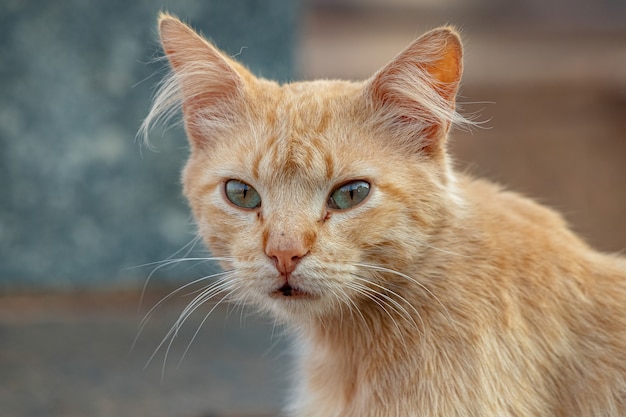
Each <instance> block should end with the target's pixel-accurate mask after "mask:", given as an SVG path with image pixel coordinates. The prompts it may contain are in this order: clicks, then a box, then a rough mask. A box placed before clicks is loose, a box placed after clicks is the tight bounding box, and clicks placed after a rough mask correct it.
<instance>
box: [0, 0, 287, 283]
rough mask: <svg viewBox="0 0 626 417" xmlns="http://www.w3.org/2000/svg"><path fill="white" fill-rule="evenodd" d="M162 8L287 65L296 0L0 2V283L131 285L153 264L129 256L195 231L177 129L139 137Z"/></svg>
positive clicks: (159, 69) (282, 67)
mask: <svg viewBox="0 0 626 417" xmlns="http://www.w3.org/2000/svg"><path fill="white" fill-rule="evenodd" d="M159 10H168V11H170V12H171V13H174V14H176V15H178V16H179V17H181V18H182V19H183V20H185V21H187V22H189V23H191V24H192V26H194V27H195V28H196V29H198V30H200V31H202V32H203V33H204V34H205V35H206V36H208V37H209V38H211V39H212V40H213V41H214V42H216V44H217V45H218V46H219V47H221V48H223V49H224V50H226V51H227V52H229V53H231V54H235V53H239V52H240V51H241V54H240V55H239V56H238V59H240V60H241V61H242V62H244V63H246V64H247V65H248V66H249V67H250V68H251V69H252V70H253V71H254V72H255V73H257V74H259V75H262V76H266V77H270V78H277V79H279V80H287V79H289V78H290V76H291V73H292V61H293V60H292V53H293V48H294V45H295V34H296V25H297V19H298V11H299V2H298V1H292V0H263V1H261V0H257V1H255V0H231V1H219V0H202V1H200V0H184V1H173V0H172V1H162V2H153V1H148V0H138V1H127V0H107V1H78V0H73V1H62V2H49V1H28V2H26V1H21V0H4V1H3V2H1V3H0V291H9V290H24V289H27V290H41V289H82V288H91V287H111V286H112V287H133V286H137V285H139V284H140V283H142V282H143V280H144V279H145V278H146V276H147V274H148V273H149V272H150V268H147V269H146V268H132V267H134V266H137V265H141V264H145V263H148V262H153V261H158V260H162V259H165V258H167V257H168V256H170V255H171V254H172V253H173V252H175V251H176V250H178V249H180V248H181V247H183V246H184V245H185V244H186V243H188V242H189V241H191V240H192V239H193V237H194V227H193V224H192V221H191V219H190V217H189V213H188V209H187V207H186V204H185V202H184V200H183V198H182V197H181V194H180V186H179V171H180V169H181V167H182V163H183V161H184V159H185V157H186V154H187V143H186V141H185V139H184V136H183V132H182V129H180V128H174V129H170V130H167V131H165V132H153V133H152V135H151V139H152V142H153V143H154V145H155V147H156V149H157V152H152V151H150V150H147V149H143V150H142V149H141V147H140V145H139V143H138V142H137V141H136V139H135V133H136V131H137V129H138V127H139V125H140V123H141V121H142V119H143V117H145V115H146V114H147V111H148V109H149V105H150V96H151V93H152V91H153V86H154V85H155V84H156V83H157V82H158V81H159V80H160V79H161V77H162V74H163V72H164V66H163V63H159V64H157V63H154V58H155V57H158V56H159V50H158V43H157V33H156V16H157V14H158V12H159ZM242 47H245V48H243V49H242ZM190 274H193V275H194V276H195V275H197V272H195V271H190V270H188V269H187V268H186V267H177V268H163V269H162V270H159V273H158V274H157V276H158V278H160V279H163V280H176V279H182V278H184V277H185V276H186V275H190ZM158 278H155V279H156V280H157V281H159V279H158Z"/></svg>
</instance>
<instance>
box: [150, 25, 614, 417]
mask: <svg viewBox="0 0 626 417" xmlns="http://www.w3.org/2000/svg"><path fill="white" fill-rule="evenodd" d="M159 26H160V31H161V41H162V43H163V47H164V50H165V52H166V54H167V56H168V58H169V60H170V63H171V65H172V67H173V70H174V72H173V76H172V77H171V78H170V79H169V81H166V83H165V84H164V88H163V89H162V90H161V94H160V95H159V96H157V98H156V100H155V105H154V107H153V111H152V112H151V113H150V115H149V117H148V118H147V120H146V122H145V123H144V131H147V130H148V128H149V127H150V125H151V124H153V123H154V122H155V121H157V120H158V118H159V117H161V116H162V115H165V116H167V115H168V114H171V111H172V109H173V108H175V107H176V106H182V109H183V115H184V120H185V126H186V128H187V133H188V136H189V140H190V142H191V144H192V152H191V155H190V158H189V161H188V164H187V166H186V168H185V170H184V173H183V183H184V192H185V195H186V196H187V198H188V199H189V202H190V205H191V208H192V210H193V213H194V215H195V218H196V221H197V224H198V228H199V232H200V234H201V236H202V237H203V238H204V240H205V242H206V244H207V245H208V246H209V248H210V249H211V251H212V252H213V254H214V255H216V256H219V257H221V258H222V259H224V260H223V261H222V265H223V267H224V269H226V270H232V271H234V272H233V276H234V277H235V279H233V284H232V286H231V287H230V288H229V290H230V291H231V293H230V297H231V299H233V300H235V301H245V302H248V303H250V304H252V305H254V306H257V307H259V308H260V309H261V310H264V311H269V312H270V313H272V314H274V315H275V316H276V317H278V318H279V319H281V320H283V321H284V322H285V323H286V324H287V326H289V327H290V328H292V329H293V331H294V333H295V336H296V339H297V340H298V352H297V353H298V360H297V361H296V365H295V366H296V367H297V369H298V370H299V373H298V374H297V381H296V382H297V386H298V388H297V389H296V391H295V393H294V397H293V399H292V401H291V402H290V405H289V407H288V414H289V415H292V416H298V417H330V416H341V417H383V416H385V417H393V416H397V417H400V416H403V417H406V416H442V417H443V416H445V417H451V416H483V417H487V416H494V417H495V416H515V417H525V416H533V417H538V416H546V417H547V416H560V417H573V416H578V417H582V416H624V415H626V260H624V259H622V258H618V257H614V256H610V255H605V254H600V253H597V252H594V251H593V250H592V249H590V248H589V247H588V246H587V245H586V244H585V243H584V242H583V241H581V240H580V239H579V238H578V237H576V236H575V235H574V234H573V233H572V232H570V231H569V230H568V228H567V225H566V224H565V222H564V221H563V219H562V218H561V217H560V216H559V215H558V214H556V213H555V212H553V211H551V210H549V209H547V208H544V207H541V206H540V205H538V204H536V203H534V202H532V201H530V200H528V199H525V198H523V197H521V196H519V195H517V194H514V193H511V192H507V191H503V190H501V189H500V188H499V187H497V186H495V185H492V184H490V183H488V182H485V181H480V180H475V179H472V178H469V177H466V176H463V175H459V174H456V173H454V171H453V170H452V168H451V163H450V161H449V158H448V157H447V155H446V152H445V140H446V135H447V132H448V130H449V127H450V125H451V124H454V123H463V122H464V120H463V119H462V118H461V117H460V116H459V115H458V114H457V113H456V112H455V111H454V97H455V95H456V91H457V88H458V84H459V81H460V77H461V72H462V64H461V62H462V60H461V56H462V51H461V44H460V41H459V38H458V35H457V34H456V32H455V31H454V30H453V29H451V28H441V29H437V30H435V31H432V32H429V33H428V34H426V35H424V36H423V37H422V38H420V39H418V40H416V41H415V42H414V43H413V44H412V45H410V46H409V47H408V48H407V49H406V50H405V51H404V52H403V53H401V54H400V55H398V57H397V58H396V59H394V60H393V61H392V62H390V63H389V64H388V65H387V66H386V67H385V68H383V69H382V70H381V71H379V72H378V73H376V74H375V75H374V76H373V77H372V78H371V79H369V80H366V81H364V82H359V83H353V82H345V81H314V82H304V83H293V84H287V85H278V84H276V83H274V82H271V81H267V80H262V79H258V78H256V77H254V76H253V75H252V74H251V73H250V72H249V71H248V70H246V69H245V68H243V67H242V66H241V65H239V64H237V63H235V62H234V61H232V60H231V59H230V58H228V57H225V56H224V55H223V54H222V53H220V52H219V51H217V49H215V47H213V46H212V45H210V44H209V43H208V42H206V41H205V40H203V39H202V38H200V37H199V36H198V35H196V34H195V33H194V32H193V31H192V30H191V29H189V28H188V27H187V26H185V25H184V24H183V23H181V22H180V21H178V20H177V19H175V18H173V17H171V16H169V15H162V16H161V17H160V21H159ZM230 179H236V180H239V181H243V182H245V183H247V184H249V185H250V186H252V187H254V189H256V191H257V192H258V193H259V195H260V196H261V199H262V203H261V205H260V207H256V208H251V209H244V208H241V207H237V206H235V205H234V204H232V203H230V202H229V201H228V200H227V197H226V195H225V191H224V183H225V182H226V181H228V180H230ZM353 180H361V181H366V182H367V183H369V184H370V187H371V189H370V192H369V195H368V196H367V198H366V199H365V200H364V201H363V202H362V203H360V204H357V205H355V206H354V207H352V208H350V209H347V210H337V209H332V208H330V207H329V205H328V199H329V195H330V194H331V193H332V192H333V190H335V189H337V187H339V186H341V185H342V184H345V183H346V182H348V181H353ZM286 265H287V266H286ZM285 271H287V272H285ZM287 284H289V286H290V287H289V288H290V291H285V290H281V288H284V287H285V285H287Z"/></svg>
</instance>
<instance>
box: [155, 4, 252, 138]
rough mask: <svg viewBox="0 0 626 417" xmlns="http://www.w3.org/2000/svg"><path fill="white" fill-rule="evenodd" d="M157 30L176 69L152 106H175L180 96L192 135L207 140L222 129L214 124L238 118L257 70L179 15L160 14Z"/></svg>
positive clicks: (219, 124)
mask: <svg viewBox="0 0 626 417" xmlns="http://www.w3.org/2000/svg"><path fill="white" fill-rule="evenodd" d="M159 34H160V38H161V44H162V46H163V50H164V52H165V54H166V56H167V58H168V60H169V62H170V65H171V67H172V69H173V74H172V76H171V78H170V79H169V80H168V81H166V82H165V84H164V85H163V87H162V88H161V91H160V93H159V94H158V95H157V98H156V99H155V103H154V105H153V110H155V109H158V108H159V107H165V108H166V109H165V111H166V112H171V106H172V104H174V105H175V104H177V103H173V102H174V101H178V102H182V110H183V118H184V121H185V129H186V131H187V135H188V136H189V140H190V142H191V143H192V145H195V146H204V145H206V144H207V143H209V142H210V140H211V138H212V137H213V136H215V134H216V133H219V132H217V131H216V130H219V129H224V128H228V127H229V126H231V125H232V124H234V123H235V122H236V120H237V116H238V114H239V112H240V111H241V105H242V103H243V100H244V96H245V92H246V83H250V82H253V80H254V76H253V75H252V74H251V73H250V72H249V71H248V70H247V69H245V68H244V67H243V66H242V65H240V64H238V63H237V62H235V61H233V60H231V59H230V58H228V57H227V56H226V55H225V54H223V53H222V52H220V51H219V50H218V49H217V48H216V47H215V46H213V45H212V44H211V43H209V42H208V41H206V40H205V39H204V38H202V37H201V36H200V35H198V34H197V33H196V32H194V31H193V30H192V29H191V28H190V27H189V26H187V25H185V24H184V23H182V22H181V21H180V20H178V19H177V18H175V17H172V16H170V15H168V14H161V15H160V16H159ZM174 95H176V97H174ZM159 100H161V101H162V102H159ZM168 106H169V107H168ZM151 113H152V112H151ZM149 117H150V116H149Z"/></svg>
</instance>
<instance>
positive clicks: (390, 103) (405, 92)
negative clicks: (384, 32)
mask: <svg viewBox="0 0 626 417" xmlns="http://www.w3.org/2000/svg"><path fill="white" fill-rule="evenodd" d="M462 55H463V50H462V46H461V41H460V38H459V36H458V34H457V33H456V31H454V29H452V28H449V27H445V28H440V29H435V30H433V31H430V32H428V33H427V34H425V35H424V36H422V37H420V38H419V39H417V40H415V41H414V42H413V43H412V44H411V45H409V46H408V47H407V48H406V49H405V50H404V51H403V52H401V53H400V54H399V55H398V56H397V57H396V58H395V59H393V60H392V61H391V62H390V63H389V64H387V65H386V66H385V67H384V68H382V69H381V70H380V71H378V72H377V73H376V74H375V75H374V76H373V77H372V79H371V80H370V81H369V84H368V86H367V88H366V90H365V91H366V95H367V98H368V100H370V101H371V103H372V104H373V107H374V109H375V112H376V113H377V118H378V119H379V120H382V123H383V125H384V126H385V128H387V129H390V130H391V131H393V133H395V136H397V137H399V138H402V139H404V140H410V141H412V142H413V146H414V147H415V148H416V149H418V150H419V151H420V152H423V153H427V154H435V153H440V152H442V151H443V147H444V142H445V137H446V134H447V132H448V130H449V128H450V126H451V124H452V122H453V121H454V120H455V118H456V117H457V114H456V112H455V98H456V94H457V91H458V88H459V84H460V80H461V75H462V72H463V66H462Z"/></svg>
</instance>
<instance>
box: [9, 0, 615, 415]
mask: <svg viewBox="0 0 626 417" xmlns="http://www.w3.org/2000/svg"><path fill="white" fill-rule="evenodd" d="M159 10H168V11H170V12H172V13H174V14H176V15H178V16H180V17H181V18H183V20H185V21H187V22H189V23H190V24H191V25H192V26H193V27H195V28H196V29H198V30H199V31H201V32H203V33H204V34H205V35H206V36H207V37H209V38H210V39H212V40H213V41H214V42H215V43H216V44H217V45H218V46H219V47H221V48H222V49H224V50H226V51H227V52H228V53H230V54H233V55H235V54H238V55H237V58H238V59H239V60H241V61H242V62H244V63H245V64H246V65H248V66H249V67H250V68H251V69H252V70H253V72H255V73H256V74H258V75H261V76H264V77H267V78H273V79H278V80H280V81H290V80H295V79H312V78H320V77H323V78H348V79H362V78H365V77H368V76H369V75H370V74H372V73H373V72H374V71H375V70H376V69H378V68H379V67H381V66H382V65H384V64H385V63H386V62H387V61H388V60H389V59H391V58H392V57H393V56H395V55H396V54H397V53H398V52H399V51H400V50H402V49H403V48H404V47H405V46H406V45H407V44H408V43H409V42H411V41H412V40H413V39H414V38H415V37H417V36H419V35H420V34H422V33H423V32H424V31H426V30H428V29H431V28H433V27H436V26H439V25H442V24H453V25H455V26H457V27H458V28H459V29H460V30H461V32H462V34H463V37H464V39H465V44H466V51H465V52H466V59H465V76H464V83H463V86H462V90H461V96H460V99H459V101H460V102H461V103H462V109H463V110H464V111H465V112H466V113H476V112H477V113H479V114H480V120H485V121H486V123H485V124H484V125H483V127H482V128H478V129H475V130H474V131H473V132H463V131H456V132H454V133H453V135H452V139H451V152H452V153H453V154H454V157H455V159H456V161H457V166H458V167H459V169H461V170H463V171H467V172H471V173H474V174H476V175H479V176H485V177H488V178H491V179H492V180H495V181H498V182H500V183H501V184H504V185H506V186H507V187H509V188H512V189H515V190H517V191H520V192H522V193H524V194H526V195H529V196H532V197H534V198H536V199H538V200H539V201H541V202H543V203H545V204H547V205H549V206H551V207H554V208H556V209H557V210H559V211H561V212H562V213H564V214H565V216H566V218H567V219H568V221H569V222H570V223H571V224H572V226H573V228H574V229H575V230H576V231H577V232H578V233H580V234H581V235H582V236H584V237H585V239H586V240H587V241H588V242H589V243H590V244H592V245H593V246H595V247H596V248H598V249H601V250H603V251H608V252H620V251H622V252H623V251H624V249H626V221H625V220H624V217H625V216H624V215H626V186H625V185H624V182H625V181H624V180H626V3H625V2H624V1H622V0H587V1H584V0H567V1H566V0H560V1H559V0H549V1H545V0H541V1H540V0H523V1H517V0H500V1H498V0H476V1H470V0H263V1H261V0H233V1H225V0H222V1H218V0H204V1H199V0H183V1H176V2H175V1H173V0H172V1H161V2H154V1H147V0H137V1H134V2H128V1H122V0H109V1H107V2H104V1H102V2H96V1H90V2H79V1H78V0H73V1H71V0H68V1H63V2H61V1H58V2H45V1H29V2H24V1H18V0H4V1H3V2H2V3H0V191H1V193H0V405H1V407H2V410H3V411H2V413H3V415H7V416H20V417H21V416H24V417H26V416H64V417H65V416H92V417H98V416H127V415H128V416H131V415H132V416H135V417H136V416H151V417H160V416H170V417H171V416H180V417H200V416H202V417H208V416H231V417H232V416H265V415H275V414H276V412H277V410H278V409H279V408H280V404H282V402H283V397H284V389H285V388H286V387H287V385H288V382H287V375H288V373H289V355H288V354H287V353H286V351H287V347H288V343H287V342H286V341H285V340H284V338H283V336H282V335H281V334H280V330H279V329H275V328H274V326H273V323H272V322H271V321H264V320H263V319H259V318H256V317H254V316H248V314H247V313H246V312H242V311H240V310H235V311H231V310H229V309H228V308H227V307H223V306H218V308H217V309H216V311H214V312H213V313H212V314H211V315H210V316H209V318H208V319H207V320H206V321H205V322H204V323H202V322H203V319H204V317H205V314H206V313H207V312H208V311H209V310H210V308H211V306H206V308H205V309H204V310H202V311H199V312H198V313H197V314H194V315H193V316H192V317H191V318H190V319H189V322H188V323H186V324H185V326H183V328H182V329H181V331H180V334H179V335H178V337H177V339H176V340H175V341H174V343H172V345H171V349H170V351H169V353H168V354H167V355H166V352H165V351H166V350H167V348H168V343H167V342H166V343H165V344H164V345H163V346H161V349H159V351H158V352H157V354H156V355H155V357H154V359H153V360H152V361H151V362H150V363H149V364H147V363H148V362H149V360H150V358H151V355H152V354H153V352H154V351H155V350H156V349H157V348H158V346H159V344H160V343H161V341H162V340H163V338H164V337H165V336H166V334H167V332H168V331H169V329H170V326H171V325H172V323H173V322H174V320H175V319H176V318H177V316H178V314H179V313H180V312H181V310H182V309H183V307H184V305H185V304H186V303H187V302H188V301H189V300H190V298H189V297H184V296H181V297H178V296H175V297H172V298H170V299H168V300H167V302H165V303H163V304H162V305H161V307H160V308H159V309H158V310H157V311H156V312H154V314H151V316H150V317H151V320H150V321H149V322H148V324H147V325H146V326H145V328H144V330H143V332H142V333H141V335H140V337H139V338H138V339H137V342H136V343H135V345H134V349H131V347H132V346H133V342H134V339H135V337H136V336H137V334H138V325H139V324H140V322H141V319H142V317H144V315H145V314H146V313H148V312H149V310H150V308H151V307H152V306H154V305H155V304H156V303H157V302H158V301H159V300H161V299H162V298H163V297H164V296H165V295H166V294H168V292H169V291H170V290H171V289H173V288H176V287H179V286H181V285H184V284H185V283H187V282H189V281H191V280H193V279H196V278H198V277H200V276H203V275H206V274H210V273H211V272H213V271H215V267H214V266H211V265H206V264H200V265H194V266H193V267H189V266H188V265H170V266H166V267H163V268H158V269H155V268H156V267H157V266H158V265H159V264H151V263H153V262H157V261H161V260H164V259H168V258H170V257H180V256H183V255H187V254H188V255H189V256H202V255H204V254H205V252H204V251H203V249H202V248H201V247H199V246H200V245H194V241H193V239H194V227H193V224H192V221H191V219H190V216H189V212H188V209H187V207H186V204H185V202H184V200H183V199H182V197H181V193H180V185H179V172H180V169H181V167H182V164H183V162H184V159H185V157H186V155H187V144H186V140H185V138H184V135H183V132H182V130H181V129H180V128H176V127H175V128H172V129H167V130H164V131H154V132H152V135H151V140H152V142H153V145H154V147H155V148H156V151H151V150H148V149H145V148H143V149H142V147H141V146H140V144H139V142H138V141H137V140H136V139H135V133H136V131H137V129H138V127H139V125H140V123H141V121H142V119H143V117H145V115H146V114H147V112H148V109H149V106H150V97H151V94H152V92H153V88H154V86H155V84H156V83H158V81H159V80H160V79H161V78H162V76H163V74H164V70H165V69H164V67H163V64H162V63H158V62H155V58H158V57H159V56H160V52H159V49H158V44H157V34H156V24H155V20H156V16H157V13H158V11H159ZM151 273H152V274H151ZM148 276H151V278H150V282H149V284H148V285H147V292H146V294H145V296H144V297H143V300H142V302H141V305H140V298H141V292H142V288H143V286H144V283H146V280H147V278H148ZM201 324H203V327H202V329H201V330H200V331H199V332H198V334H197V336H196V337H195V340H194V341H193V343H192V344H191V348H190V349H189V350H188V352H186V354H185V350H186V348H187V346H188V345H189V343H190V341H191V340H192V339H193V338H194V333H195V331H196V329H197V328H198V327H199V326H200V325H201ZM183 356H184V358H183ZM181 358H183V359H182V361H181ZM179 362H180V363H179ZM146 364H147V366H146Z"/></svg>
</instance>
